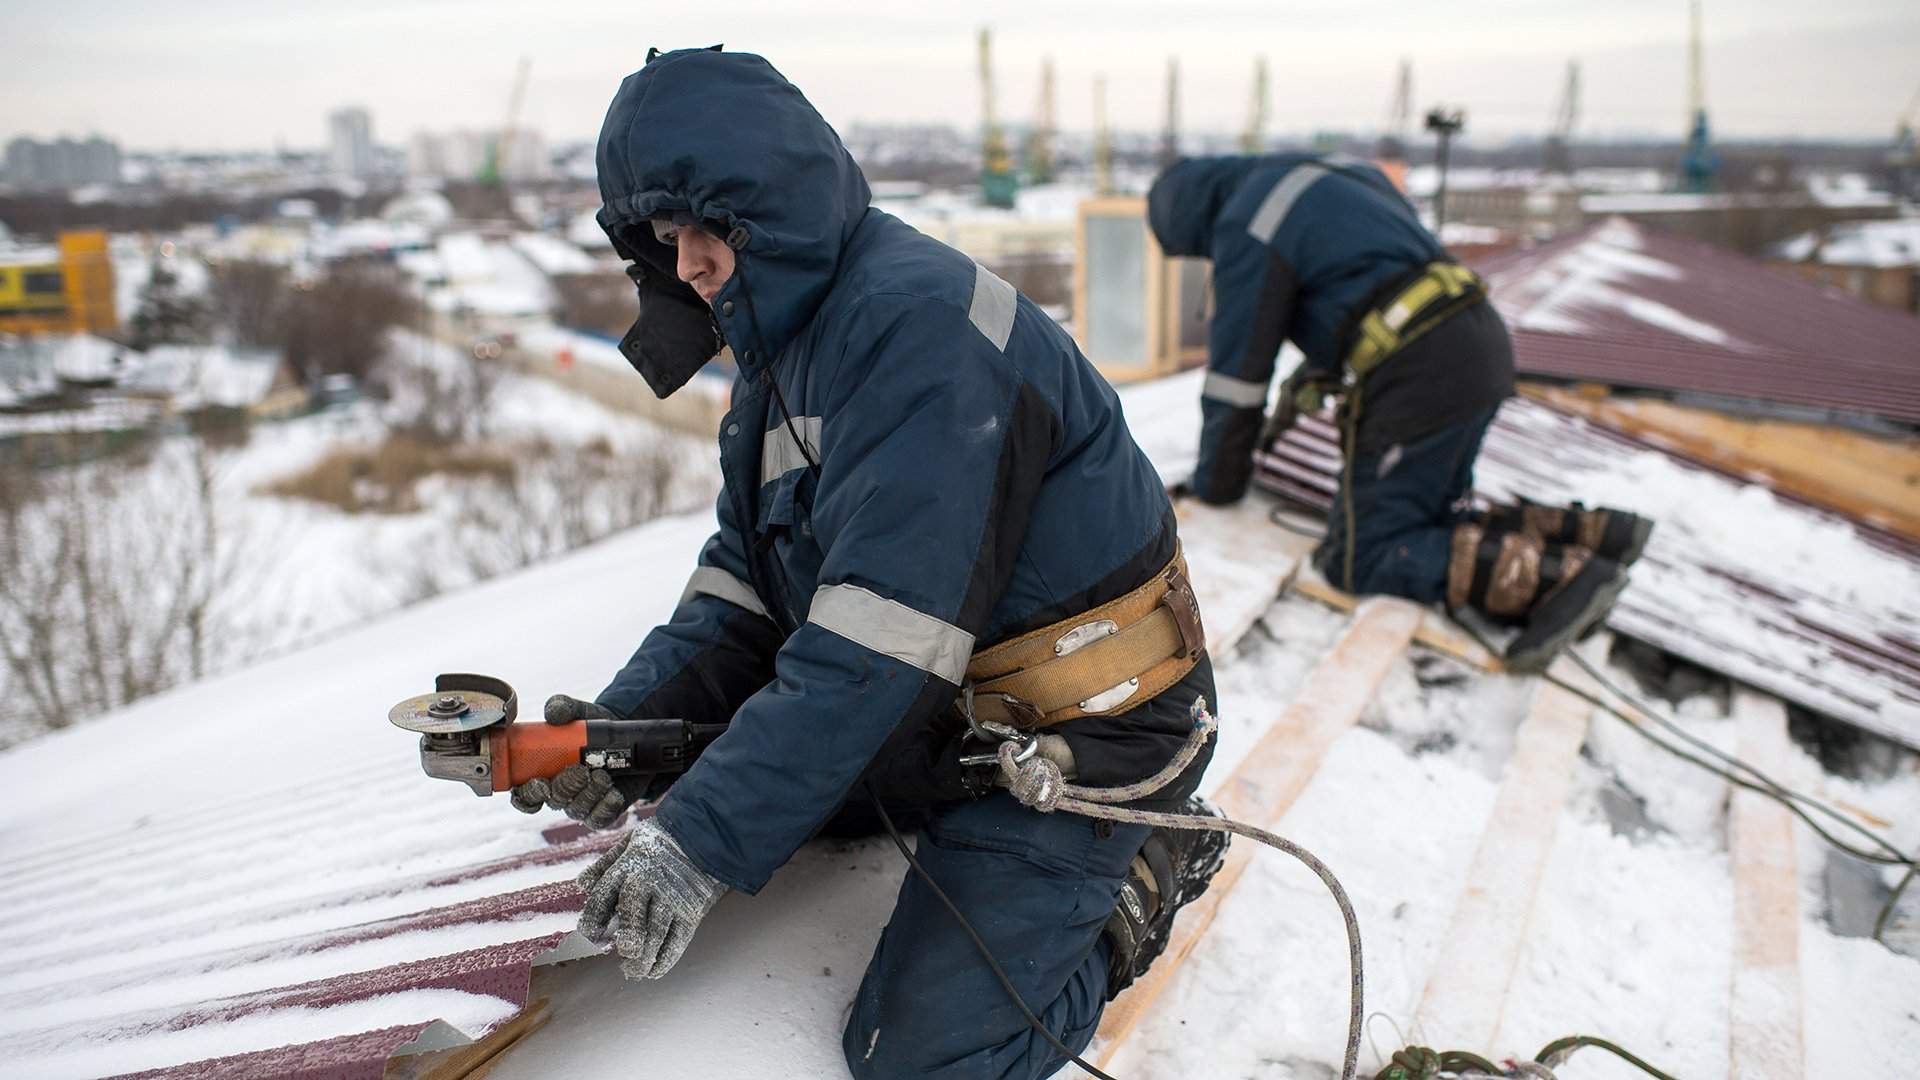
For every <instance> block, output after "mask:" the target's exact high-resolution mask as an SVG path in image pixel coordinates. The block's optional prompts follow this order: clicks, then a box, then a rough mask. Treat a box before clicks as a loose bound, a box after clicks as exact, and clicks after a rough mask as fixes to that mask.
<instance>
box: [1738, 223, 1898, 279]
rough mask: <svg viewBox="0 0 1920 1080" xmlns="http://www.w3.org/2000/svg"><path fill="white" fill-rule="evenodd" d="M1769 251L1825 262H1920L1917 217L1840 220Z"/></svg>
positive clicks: (1794, 258)
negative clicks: (1889, 219)
mask: <svg viewBox="0 0 1920 1080" xmlns="http://www.w3.org/2000/svg"><path fill="white" fill-rule="evenodd" d="M1772 254H1773V256H1774V258H1777V259H1787V260H1790V261H1793V262H1807V261H1809V260H1812V261H1817V262H1821V263H1824V264H1826V265H1828V266H1873V267H1889V266H1920V218H1911V217H1910V218H1901V219H1898V220H1894V221H1846V222H1841V223H1839V224H1836V225H1829V226H1827V227H1826V228H1825V229H1815V230H1812V231H1810V232H1804V233H1801V234H1800V235H1798V236H1795V237H1793V238H1792V239H1789V240H1783V241H1781V242H1780V243H1779V244H1776V245H1775V246H1774V248H1773V252H1772Z"/></svg>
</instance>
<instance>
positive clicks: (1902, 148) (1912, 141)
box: [1887, 90, 1920, 199]
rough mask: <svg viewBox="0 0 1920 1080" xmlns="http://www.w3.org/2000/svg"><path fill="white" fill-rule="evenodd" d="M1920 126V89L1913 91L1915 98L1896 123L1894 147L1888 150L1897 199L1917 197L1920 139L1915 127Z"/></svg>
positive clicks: (1888, 162) (1919, 171)
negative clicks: (1917, 136)
mask: <svg viewBox="0 0 1920 1080" xmlns="http://www.w3.org/2000/svg"><path fill="white" fill-rule="evenodd" d="M1917 128H1920V90H1915V91H1914V92H1913V100H1911V101H1909V102H1907V109H1906V111H1905V112H1903V113H1901V114H1900V117H1899V119H1898V120H1897V121H1895V123H1894V129H1893V149H1891V150H1889V151H1888V152H1887V164H1888V165H1891V166H1892V167H1893V195H1894V198H1896V199H1910V198H1915V197H1916V192H1915V190H1914V189H1915V181H1916V180H1920V139H1916V137H1915V134H1914V132H1915V129H1917Z"/></svg>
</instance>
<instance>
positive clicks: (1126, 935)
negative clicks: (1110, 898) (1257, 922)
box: [1105, 795, 1228, 1001]
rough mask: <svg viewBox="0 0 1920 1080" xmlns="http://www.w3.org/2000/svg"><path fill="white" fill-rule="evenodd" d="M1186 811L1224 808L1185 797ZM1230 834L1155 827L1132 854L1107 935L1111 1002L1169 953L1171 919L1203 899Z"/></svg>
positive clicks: (1209, 813)
mask: <svg viewBox="0 0 1920 1080" xmlns="http://www.w3.org/2000/svg"><path fill="white" fill-rule="evenodd" d="M1179 812H1180V813H1182V814H1192V815H1195V816H1202V817H1215V818H1217V817H1219V816H1220V811H1219V810H1217V809H1215V808H1214V806H1213V804H1212V803H1209V802H1207V801H1206V800H1205V799H1202V798H1201V797H1200V796H1198V795H1194V796H1191V797H1189V798H1188V799H1187V802H1186V805H1184V806H1182V807H1181V808H1180V811H1179ZM1227 840H1228V834H1227V833H1224V832H1217V831H1214V830H1211V829H1208V830H1198V829H1164V828H1156V829H1154V830H1153V832H1151V833H1149V834H1147V842H1146V843H1145V844H1143V845H1141V847H1140V853H1139V854H1138V855H1135V856H1134V857H1133V866H1132V867H1131V868H1129V870H1128V872H1127V880H1126V883H1125V884H1123V885H1121V886H1120V897H1119V900H1118V902H1116V903H1115V904H1114V907H1113V914H1112V915H1110V916H1108V917H1107V927H1106V931H1105V934H1106V938H1107V941H1108V943H1109V944H1110V945H1112V946H1113V952H1112V954H1111V956H1110V958H1109V960H1108V963H1107V1000H1108V1001H1112V1000H1113V999H1114V998H1116V997H1118V996H1120V991H1122V990H1125V989H1126V988H1127V987H1129V986H1131V985H1133V980H1135V979H1137V978H1139V977H1140V976H1142V975H1144V974H1146V972H1147V968H1149V967H1151V966H1153V962H1154V960H1155V959H1156V958H1158V957H1159V955H1160V954H1161V953H1163V952H1165V951H1166V948H1167V940H1168V939H1169V938H1170V937H1171V936H1172V934H1173V917H1174V915H1175V914H1177V913H1178V912H1179V911H1180V909H1181V908H1183V907H1185V906H1187V905H1188V904H1190V903H1192V902H1193V901H1195V900H1198V899H1199V898H1200V894H1201V893H1204V892H1206V891H1207V885H1208V884H1210V883H1211V882H1212V881H1213V875H1215V874H1217V873H1219V872H1220V867H1221V866H1222V865H1223V864H1225V862H1226V860H1227Z"/></svg>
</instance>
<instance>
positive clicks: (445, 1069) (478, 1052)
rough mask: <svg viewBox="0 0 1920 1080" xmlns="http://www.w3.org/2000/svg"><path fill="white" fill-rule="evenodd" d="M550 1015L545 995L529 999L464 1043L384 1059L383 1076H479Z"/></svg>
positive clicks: (425, 1079) (404, 1079)
mask: <svg viewBox="0 0 1920 1080" xmlns="http://www.w3.org/2000/svg"><path fill="white" fill-rule="evenodd" d="M551 1018H552V1017H551V1016H550V1015H549V1014H548V1012H547V1000H546V999H545V998H541V999H539V1000H537V1001H530V1002H528V1003H527V1007H526V1008H525V1009H523V1010H521V1011H520V1013H519V1014H518V1015H516V1016H514V1017H513V1018H512V1019H510V1020H508V1021H507V1022H506V1023H504V1024H501V1025H500V1026H499V1027H497V1028H494V1029H493V1030H492V1031H490V1032H488V1033H487V1034H486V1035H484V1036H482V1037H481V1038H478V1039H475V1040H474V1041H473V1042H471V1043H468V1044H467V1045H465V1046H456V1047H454V1048H453V1049H451V1050H436V1051H433V1052H432V1053H426V1054H413V1055H410V1056H408V1057H399V1058H394V1059H393V1060H391V1061H389V1062H387V1071H386V1076H385V1077H384V1078H383V1080H481V1078H482V1077H484V1076H486V1075H487V1073H489V1072H492V1071H493V1066H494V1064H495V1063H496V1062H498V1061H499V1060H500V1055H502V1054H504V1053H506V1052H507V1051H508V1050H511V1049H512V1048H513V1047H514V1046H515V1045H516V1044H518V1043H519V1042H520V1040H522V1039H524V1038H526V1037H527V1036H529V1035H531V1034H533V1033H534V1032H536V1031H539V1030H540V1029H541V1028H542V1027H545V1026H546V1023H547V1021H548V1020H549V1019H551Z"/></svg>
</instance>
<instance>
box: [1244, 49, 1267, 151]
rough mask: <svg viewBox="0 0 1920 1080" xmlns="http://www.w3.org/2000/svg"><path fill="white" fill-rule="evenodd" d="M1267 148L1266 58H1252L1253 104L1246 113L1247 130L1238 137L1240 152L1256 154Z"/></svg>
mask: <svg viewBox="0 0 1920 1080" xmlns="http://www.w3.org/2000/svg"><path fill="white" fill-rule="evenodd" d="M1266 148H1267V58H1266V57H1264V56H1256V57H1254V58H1253V104H1252V105H1251V107H1250V108H1249V109H1248V111H1247V130H1246V131H1245V132H1243V133H1242V134H1241V136H1240V152H1241V153H1243V154H1258V153H1261V152H1262V151H1264V150H1266Z"/></svg>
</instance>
